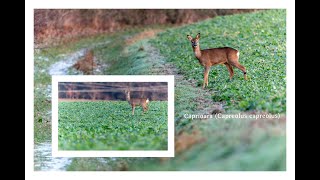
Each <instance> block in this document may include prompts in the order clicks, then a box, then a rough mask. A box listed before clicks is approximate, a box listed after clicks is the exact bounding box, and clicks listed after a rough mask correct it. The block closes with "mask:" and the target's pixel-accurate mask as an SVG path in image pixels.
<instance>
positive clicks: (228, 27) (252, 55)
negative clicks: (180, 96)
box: [152, 10, 286, 113]
mask: <svg viewBox="0 0 320 180" xmlns="http://www.w3.org/2000/svg"><path fill="white" fill-rule="evenodd" d="M198 32H200V33H201V38H200V47H201V49H207V48H213V47H223V46H229V47H233V48H236V49H238V50H239V51H240V60H239V61H240V63H241V64H242V65H244V66H245V67H246V69H247V73H248V78H249V80H248V81H245V80H244V79H243V74H242V72H241V71H240V70H239V69H235V76H234V78H233V80H232V81H231V82H229V80H228V79H229V74H228V71H227V69H226V67H225V66H222V65H218V66H214V67H212V68H211V69H212V70H211V72H210V75H209V89H212V90H213V92H214V93H213V94H212V97H211V98H212V99H213V100H214V101H221V102H226V103H227V107H228V110H241V111H247V110H258V111H267V112H271V113H284V112H285V111H286V105H285V104H286V91H285V90H286V11H285V10H267V11H259V12H255V13H250V14H240V15H232V16H223V17H217V18H214V19H210V20H207V21H203V22H199V23H195V24H191V25H186V26H183V27H179V28H173V29H170V30H168V31H165V32H163V33H160V34H159V35H158V36H157V38H155V39H154V40H153V41H152V44H153V45H154V46H156V47H157V48H159V49H160V52H161V54H162V55H163V56H164V57H165V58H166V59H167V61H169V62H172V63H173V64H174V65H175V66H176V67H177V68H178V69H179V72H180V73H181V74H183V75H184V76H185V77H186V78H188V79H194V80H196V81H197V84H198V85H199V87H200V85H201V84H202V82H203V67H202V66H201V65H200V64H199V63H198V60H196V58H195V57H194V54H193V52H192V48H191V44H190V42H189V41H188V40H187V34H190V35H193V36H195V35H196V34H197V33H198Z"/></svg>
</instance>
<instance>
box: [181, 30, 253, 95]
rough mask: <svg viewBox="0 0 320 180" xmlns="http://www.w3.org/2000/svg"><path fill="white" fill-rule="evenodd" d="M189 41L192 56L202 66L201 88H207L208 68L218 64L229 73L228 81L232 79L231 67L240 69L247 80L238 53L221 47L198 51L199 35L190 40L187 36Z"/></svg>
mask: <svg viewBox="0 0 320 180" xmlns="http://www.w3.org/2000/svg"><path fill="white" fill-rule="evenodd" d="M187 37H188V39H189V41H190V42H191V45H192V49H193V52H194V55H195V56H196V58H197V59H198V60H199V63H200V64H201V65H202V66H204V80H203V85H202V88H203V89H204V88H205V87H206V86H207V87H208V84H209V80H208V75H209V71H210V67H211V66H214V65H218V64H224V65H226V67H227V69H228V71H229V73H230V80H231V79H232V77H233V74H234V73H233V68H232V66H234V67H236V68H238V69H240V70H241V71H242V72H243V74H244V79H247V75H246V74H247V72H246V68H245V67H244V66H242V65H241V64H240V63H239V62H238V60H239V51H238V50H236V49H233V48H230V47H221V48H211V49H203V50H200V45H199V40H200V33H198V34H197V36H196V37H195V38H192V37H191V36H190V35H187Z"/></svg>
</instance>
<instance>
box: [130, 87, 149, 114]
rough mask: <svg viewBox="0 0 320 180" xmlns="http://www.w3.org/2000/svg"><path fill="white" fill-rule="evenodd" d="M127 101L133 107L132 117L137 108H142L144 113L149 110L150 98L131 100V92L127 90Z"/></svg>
mask: <svg viewBox="0 0 320 180" xmlns="http://www.w3.org/2000/svg"><path fill="white" fill-rule="evenodd" d="M125 93H126V100H127V101H128V103H129V104H130V105H131V107H132V115H134V109H135V107H136V106H142V108H143V112H145V111H146V110H148V103H149V98H131V97H130V90H125Z"/></svg>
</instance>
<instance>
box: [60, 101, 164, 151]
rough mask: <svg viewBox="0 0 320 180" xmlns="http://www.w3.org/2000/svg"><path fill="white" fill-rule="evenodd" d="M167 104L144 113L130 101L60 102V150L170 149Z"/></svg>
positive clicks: (160, 103) (158, 103) (153, 105)
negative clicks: (132, 108)
mask: <svg viewBox="0 0 320 180" xmlns="http://www.w3.org/2000/svg"><path fill="white" fill-rule="evenodd" d="M167 109H168V108H167V102H164V101H152V102H150V104H149V110H148V111H147V112H145V113H143V111H142V109H141V108H136V112H135V115H134V116H133V115H132V114H131V106H130V105H129V104H128V102H126V101H93V102H60V103H59V149H60V150H167V149H168V148H167V139H168V137H167V135H168V134H167V132H168V126H167V124H168V123H167V121H168V114H167Z"/></svg>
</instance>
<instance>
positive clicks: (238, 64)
mask: <svg viewBox="0 0 320 180" xmlns="http://www.w3.org/2000/svg"><path fill="white" fill-rule="evenodd" d="M232 66H234V67H236V68H238V69H240V70H241V71H242V72H243V74H244V79H245V80H247V71H246V68H245V67H244V66H242V65H241V64H240V63H239V62H232Z"/></svg>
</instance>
